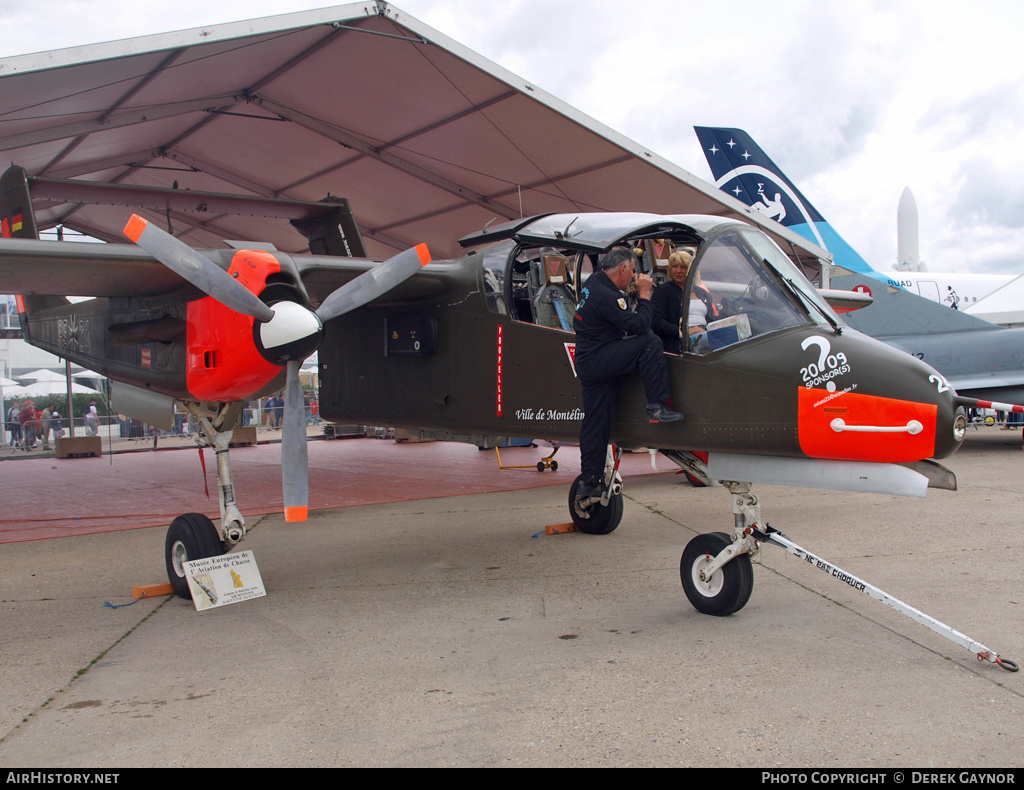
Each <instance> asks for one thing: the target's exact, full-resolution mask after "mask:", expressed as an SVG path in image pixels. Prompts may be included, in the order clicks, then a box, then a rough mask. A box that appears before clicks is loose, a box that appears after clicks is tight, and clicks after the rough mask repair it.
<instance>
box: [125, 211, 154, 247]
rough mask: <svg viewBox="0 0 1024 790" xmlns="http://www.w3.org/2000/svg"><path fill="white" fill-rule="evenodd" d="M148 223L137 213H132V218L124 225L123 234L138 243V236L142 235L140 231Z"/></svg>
mask: <svg viewBox="0 0 1024 790" xmlns="http://www.w3.org/2000/svg"><path fill="white" fill-rule="evenodd" d="M148 224H149V223H148V222H147V221H146V220H144V219H143V218H142V217H140V216H139V215H138V214H132V218H131V219H130V220H128V224H127V225H125V226H124V235H125V236H127V237H128V238H129V239H131V240H132V241H134V242H135V243H136V244H138V242H139V236H141V235H142V231H144V230H145V229H146V226H147V225H148Z"/></svg>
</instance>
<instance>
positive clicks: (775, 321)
mask: <svg viewBox="0 0 1024 790" xmlns="http://www.w3.org/2000/svg"><path fill="white" fill-rule="evenodd" d="M488 242H494V243H493V244H492V245H491V246H490V247H488V248H487V249H486V250H484V251H483V280H484V292H485V294H486V298H487V304H488V308H489V309H490V310H491V311H492V312H496V313H500V314H503V315H511V316H512V317H513V318H514V319H515V320H518V321H522V322H526V323H532V324H536V325H539V326H546V327H549V328H551V329H556V330H562V331H566V332H571V331H572V317H573V313H574V310H575V305H576V302H577V301H578V299H579V291H580V289H581V288H582V287H583V284H584V283H585V282H586V280H587V278H588V277H590V275H591V274H593V273H594V272H595V271H597V270H598V267H599V261H600V258H601V256H602V255H603V254H604V253H605V252H607V251H608V250H610V249H611V248H612V247H615V246H620V245H623V246H627V247H630V248H632V249H633V250H634V252H635V254H636V256H637V265H636V268H637V271H639V272H643V273H646V274H650V275H652V276H653V277H654V279H655V283H656V285H657V286H658V287H662V288H666V287H670V285H671V275H670V269H669V266H668V259H669V257H670V256H671V254H672V253H673V252H675V251H676V250H682V249H685V250H688V251H689V252H691V253H692V252H694V251H695V252H696V257H695V258H694V260H693V262H692V264H691V265H690V267H689V271H688V273H687V276H686V280H685V283H682V284H679V287H680V288H681V289H682V291H681V293H682V294H684V295H685V298H684V299H683V310H682V321H681V328H680V339H681V340H683V341H685V342H683V343H682V348H683V349H684V353H694V354H706V353H713V352H715V351H718V350H719V349H722V348H725V347H727V346H730V345H734V344H736V343H739V342H743V341H746V340H749V339H751V338H756V337H759V336H761V335H764V334H768V333H772V332H776V331H780V330H783V329H786V328H789V327H794V326H800V325H805V324H808V323H816V324H819V325H820V326H822V327H823V328H824V329H826V330H828V331H833V330H839V328H840V327H841V322H840V320H839V318H838V317H837V316H836V314H835V313H834V312H833V311H832V309H831V308H830V307H829V306H828V305H827V304H826V303H825V301H824V299H822V298H821V296H820V295H819V294H818V293H817V291H816V290H815V289H814V287H813V286H812V285H811V284H810V283H809V282H808V281H807V279H806V278H805V277H804V276H803V274H802V273H801V272H800V270H799V269H798V268H797V267H796V265H794V264H793V262H792V261H791V260H790V259H789V258H788V257H787V256H786V255H785V253H783V252H782V250H781V249H779V247H778V246H777V245H776V244H775V243H774V242H773V241H772V240H771V239H770V238H768V237H767V236H766V235H764V234H763V233H762V232H761V231H759V230H757V229H756V228H753V227H751V226H749V225H746V224H744V223H739V222H736V221H733V220H728V221H726V220H722V219H720V218H717V217H706V216H685V215H680V216H659V215H654V214H551V215H546V216H539V217H531V218H527V219H522V220H516V221H512V222H507V223H503V224H502V225H501V226H498V227H493V228H490V229H485V230H484V231H483V232H482V233H479V234H473V235H471V236H468V237H466V238H464V239H462V240H461V241H460V243H461V244H463V246H470V245H473V244H480V243H488ZM676 293H677V294H678V293H680V292H676Z"/></svg>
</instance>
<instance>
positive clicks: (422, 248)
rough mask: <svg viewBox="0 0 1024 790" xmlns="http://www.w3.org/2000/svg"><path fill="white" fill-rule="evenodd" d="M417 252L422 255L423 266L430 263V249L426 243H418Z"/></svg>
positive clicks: (421, 263)
mask: <svg viewBox="0 0 1024 790" xmlns="http://www.w3.org/2000/svg"><path fill="white" fill-rule="evenodd" d="M416 254H417V255H419V256H420V265H421V266H426V265H427V264H428V263H430V250H428V249H427V245H426V244H417V245H416Z"/></svg>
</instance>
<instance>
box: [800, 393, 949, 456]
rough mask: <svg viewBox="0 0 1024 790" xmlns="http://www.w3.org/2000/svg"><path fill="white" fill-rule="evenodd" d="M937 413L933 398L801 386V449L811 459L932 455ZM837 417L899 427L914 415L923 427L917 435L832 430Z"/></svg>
mask: <svg viewBox="0 0 1024 790" xmlns="http://www.w3.org/2000/svg"><path fill="white" fill-rule="evenodd" d="M937 413H938V407H937V406H935V405H934V404H931V403H917V402H916V401H905V400H895V399H894V398H882V397H878V396H877V395H858V394H856V393H853V392H838V393H835V392H829V391H828V390H824V389H807V388H806V387H801V388H800V395H799V403H798V426H799V427H798V431H799V438H800V449H801V450H803V451H804V452H805V453H806V454H807V455H808V456H810V457H811V458H831V459H835V460H841V461H878V462H886V463H901V462H905V461H920V460H922V459H925V458H931V457H932V456H933V455H934V454H935V422H936V419H937ZM836 419H842V420H843V422H845V423H846V425H847V426H851V427H860V426H876V427H897V426H900V427H903V426H906V425H907V424H908V423H910V422H912V421H915V420H916V421H917V422H919V423H921V426H922V430H921V432H920V433H917V434H911V433H908V432H907V431H902V432H899V433H882V432H857V431H850V430H843V431H836V430H834V429H833V428H832V422H833V420H836Z"/></svg>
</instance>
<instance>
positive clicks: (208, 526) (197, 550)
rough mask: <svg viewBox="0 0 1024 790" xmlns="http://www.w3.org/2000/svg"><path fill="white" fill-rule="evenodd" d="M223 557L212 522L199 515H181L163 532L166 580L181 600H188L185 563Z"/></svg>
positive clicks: (190, 596)
mask: <svg viewBox="0 0 1024 790" xmlns="http://www.w3.org/2000/svg"><path fill="white" fill-rule="evenodd" d="M223 553H224V545H223V544H222V543H221V540H220V533H218V532H217V528H216V527H215V526H214V525H213V522H212V521H210V519H209V518H207V517H206V516H204V515H203V514H202V513H185V514H184V515H182V516H178V517H177V518H176V519H174V521H172V522H171V526H169V527H168V528H167V539H166V540H165V541H164V557H165V559H166V560H167V578H168V579H169V580H170V582H171V587H173V588H174V592H176V593H177V594H178V595H180V596H181V597H182V598H186V599H191V598H192V593H191V592H189V589H188V579H186V578H185V563H186V562H189V561H190V560H201V559H205V558H206V557H219V556H220V555H221V554H223Z"/></svg>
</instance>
